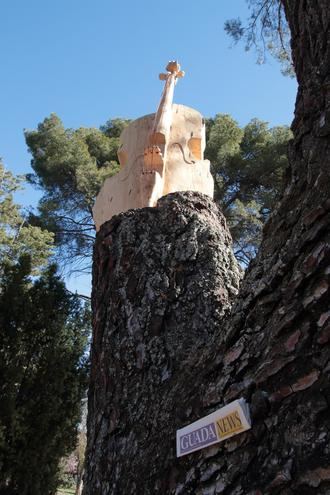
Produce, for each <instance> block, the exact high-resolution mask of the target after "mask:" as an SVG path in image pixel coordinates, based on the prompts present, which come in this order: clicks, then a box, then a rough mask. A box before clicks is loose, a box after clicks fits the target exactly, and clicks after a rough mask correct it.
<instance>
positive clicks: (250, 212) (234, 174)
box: [205, 114, 291, 264]
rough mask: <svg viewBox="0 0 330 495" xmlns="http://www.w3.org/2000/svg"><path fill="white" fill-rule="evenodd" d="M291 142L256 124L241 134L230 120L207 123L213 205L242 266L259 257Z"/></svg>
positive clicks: (287, 134)
mask: <svg viewBox="0 0 330 495" xmlns="http://www.w3.org/2000/svg"><path fill="white" fill-rule="evenodd" d="M290 138H291V131H290V130H289V128H288V127H285V126H283V127H274V128H273V129H269V128H268V125H267V123H266V122H262V121H260V120H258V119H253V120H251V122H250V123H249V124H248V125H247V126H245V127H244V128H243V129H241V128H239V126H238V124H237V122H235V121H234V120H233V119H232V117H230V115H222V114H218V115H216V116H215V118H214V119H209V120H208V121H207V145H206V149H205V157H206V158H208V159H209V160H210V161H211V166H212V174H213V177H214V180H215V200H216V201H218V202H219V205H220V207H221V209H222V211H223V213H224V215H225V216H226V218H227V221H228V223H229V227H230V230H231V233H232V236H233V240H234V248H235V254H236V257H237V258H238V260H239V261H241V262H242V263H244V264H248V263H249V261H250V260H251V258H253V257H254V256H255V253H256V251H257V249H258V246H259V243H260V239H261V230H262V226H263V224H264V222H265V221H266V220H267V218H268V216H269V214H270V212H271V211H272V209H273V208H274V206H275V204H276V202H277V201H278V199H279V197H280V195H281V191H282V182H283V174H284V171H285V169H286V167H287V156H286V149H287V143H288V141H289V139H290Z"/></svg>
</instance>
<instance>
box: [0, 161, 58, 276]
mask: <svg viewBox="0 0 330 495" xmlns="http://www.w3.org/2000/svg"><path fill="white" fill-rule="evenodd" d="M21 184H22V178H21V177H14V176H13V174H12V173H11V172H9V171H8V170H5V168H4V166H3V164H2V163H1V162H0V259H1V262H2V266H3V265H4V264H7V263H15V262H17V260H18V258H19V256H22V255H24V254H25V255H29V256H30V259H31V264H32V270H33V272H34V273H36V272H37V270H38V269H39V267H40V266H42V265H44V264H45V263H46V262H47V259H48V257H49V256H50V254H51V251H52V244H53V235H52V234H51V233H50V232H48V231H46V230H43V229H41V228H39V227H37V226H33V225H29V223H28V222H27V219H26V218H24V216H23V215H22V212H21V209H20V207H19V206H18V205H17V204H16V203H15V202H14V199H13V195H14V193H15V192H16V191H17V190H18V189H20V188H21ZM0 273H1V267H0Z"/></svg>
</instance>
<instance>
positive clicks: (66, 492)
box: [56, 488, 75, 495]
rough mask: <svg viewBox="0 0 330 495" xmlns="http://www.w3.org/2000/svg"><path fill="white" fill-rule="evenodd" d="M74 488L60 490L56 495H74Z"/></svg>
mask: <svg viewBox="0 0 330 495" xmlns="http://www.w3.org/2000/svg"><path fill="white" fill-rule="evenodd" d="M74 494H75V489H74V488H59V489H58V490H57V494H56V495H74Z"/></svg>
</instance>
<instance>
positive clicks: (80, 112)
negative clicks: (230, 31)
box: [0, 0, 296, 204]
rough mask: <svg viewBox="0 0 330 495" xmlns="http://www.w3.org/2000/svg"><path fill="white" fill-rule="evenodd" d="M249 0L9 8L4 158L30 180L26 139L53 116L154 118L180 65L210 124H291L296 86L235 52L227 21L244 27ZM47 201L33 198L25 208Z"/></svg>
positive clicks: (1, 47) (32, 3) (64, 0)
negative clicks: (162, 77)
mask: <svg viewBox="0 0 330 495" xmlns="http://www.w3.org/2000/svg"><path fill="white" fill-rule="evenodd" d="M247 12H248V10H247V7H246V2H245V0H234V1H233V0H204V1H203V2H200V1H196V0H195V1H191V0H190V1H188V0H176V1H174V0H167V1H166V2H157V1H155V0H154V1H151V0H139V1H135V0H126V1H125V2H121V1H119V0H116V1H115V0H93V1H92V0H56V1H51V0H29V1H23V0H1V2H0V16H1V21H2V22H1V31H0V61H1V80H0V86H1V91H0V112H1V119H0V156H2V157H3V160H4V163H5V165H6V166H7V168H9V169H10V170H12V171H13V172H15V173H27V172H30V171H31V169H30V155H29V154H28V153H27V150H26V145H25V142H24V136H23V129H24V128H26V129H33V128H35V127H36V126H37V125H38V123H39V122H41V121H42V120H43V119H44V118H45V117H46V116H48V115H49V114H50V113H51V112H55V113H57V115H58V116H59V117H60V118H61V119H62V120H63V122H64V125H65V126H66V127H80V126H87V127H89V126H97V127H98V126H100V125H102V124H104V123H105V122H106V120H108V119H109V118H113V117H130V118H135V117H139V116H141V115H144V114H147V113H151V112H153V111H154V110H155V108H156V106H157V104H158V100H159V97H160V93H161V90H162V84H161V82H160V81H158V74H159V72H161V71H163V70H164V67H165V65H166V63H167V61H168V60H170V59H178V60H179V61H180V63H181V66H182V69H183V70H185V71H186V76H185V78H184V79H183V80H180V81H179V83H178V85H177V88H176V92H175V101H176V102H177V103H183V104H186V105H189V106H191V107H194V108H196V109H198V110H199V111H200V112H202V113H203V114H204V115H205V116H213V115H215V114H216V113H230V114H231V115H232V116H233V117H234V118H235V119H236V120H237V121H238V122H239V123H240V124H241V125H244V124H246V123H247V122H248V121H249V120H250V119H251V118H253V117H258V118H260V119H263V120H266V121H268V122H269V123H270V125H271V126H274V125H280V124H290V123H291V120H292V117H293V109H294V100H295V94H296V83H295V81H294V80H292V79H289V78H285V77H283V76H282V75H281V73H280V68H279V65H278V64H277V62H276V61H274V60H273V59H272V58H271V57H270V56H269V58H268V62H267V63H266V64H265V65H262V66H260V65H257V64H256V63H255V61H256V56H255V54H254V53H253V52H248V53H247V52H245V50H244V47H243V46H241V45H237V46H233V47H231V41H230V39H229V38H228V37H227V35H226V34H225V33H224V30H223V25H224V22H225V20H226V19H229V18H233V17H237V16H241V17H243V18H244V17H245V16H246V14H247ZM37 197H38V195H37V194H36V193H35V192H33V191H31V190H28V191H26V192H25V193H24V194H23V195H22V196H21V197H20V201H21V202H22V203H23V204H31V203H32V204H33V203H35V200H36V198H37Z"/></svg>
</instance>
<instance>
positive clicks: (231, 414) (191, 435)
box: [176, 399, 251, 457]
mask: <svg viewBox="0 0 330 495" xmlns="http://www.w3.org/2000/svg"><path fill="white" fill-rule="evenodd" d="M250 428H251V420H250V413H249V406H248V404H247V403H246V402H245V400H244V399H238V400H235V401H234V402H231V403H230V404H227V405H226V406H224V407H222V408H221V409H218V410H217V411H215V412H213V413H211V414H209V415H208V416H205V417H204V418H201V419H199V420H198V421H195V422H194V423H191V424H190V425H188V426H185V427H184V428H181V430H177V432H176V454H177V457H181V456H183V455H186V454H190V453H191V452H195V451H196V450H200V449H203V448H204V447H209V446H210V445H213V444H214V443H218V442H222V441H223V440H227V438H230V437H232V436H234V435H237V434H238V433H242V432H243V431H246V430H249V429H250Z"/></svg>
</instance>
